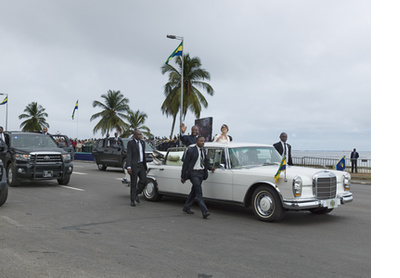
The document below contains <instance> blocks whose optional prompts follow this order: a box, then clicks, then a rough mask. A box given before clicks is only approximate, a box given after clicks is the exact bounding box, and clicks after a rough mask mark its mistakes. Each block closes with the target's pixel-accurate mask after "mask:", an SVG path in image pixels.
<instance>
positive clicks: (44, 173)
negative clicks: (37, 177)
mask: <svg viewBox="0 0 400 278" xmlns="http://www.w3.org/2000/svg"><path fill="white" fill-rule="evenodd" d="M43 177H44V178H51V177H53V171H43Z"/></svg>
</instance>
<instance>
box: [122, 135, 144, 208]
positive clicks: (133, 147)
mask: <svg viewBox="0 0 400 278" xmlns="http://www.w3.org/2000/svg"><path fill="white" fill-rule="evenodd" d="M126 168H127V169H128V173H129V175H130V176H131V206H132V207H135V206H136V204H135V202H137V203H140V200H139V196H138V195H139V194H141V193H142V192H143V189H144V187H145V186H146V179H147V177H146V171H147V164H146V154H145V143H144V141H143V140H142V133H141V132H140V131H139V130H137V129H135V131H134V132H133V139H132V140H131V141H129V142H128V148H127V153H126ZM138 177H139V183H137V178H138ZM136 186H137V188H136Z"/></svg>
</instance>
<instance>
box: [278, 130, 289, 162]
mask: <svg viewBox="0 0 400 278" xmlns="http://www.w3.org/2000/svg"><path fill="white" fill-rule="evenodd" d="M279 138H280V139H281V141H280V142H277V143H275V144H274V148H275V149H276V150H277V151H278V153H279V154H280V155H281V156H282V157H283V156H286V163H287V164H288V165H293V161H292V146H290V145H289V144H288V143H286V141H287V138H288V136H287V134H286V133H285V132H282V133H281V135H280V136H279Z"/></svg>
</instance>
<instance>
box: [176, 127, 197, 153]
mask: <svg viewBox="0 0 400 278" xmlns="http://www.w3.org/2000/svg"><path fill="white" fill-rule="evenodd" d="M186 129H187V127H186V126H185V124H182V125H181V131H182V134H183V133H185V131H186ZM198 135H199V127H198V126H195V125H194V126H192V133H191V134H190V135H181V136H180V139H181V142H182V144H183V145H185V146H186V147H188V146H190V145H192V144H194V143H196V138H197V136H198Z"/></svg>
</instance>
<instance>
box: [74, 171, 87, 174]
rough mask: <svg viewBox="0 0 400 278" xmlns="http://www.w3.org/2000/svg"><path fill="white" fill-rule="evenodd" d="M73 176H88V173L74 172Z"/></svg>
mask: <svg viewBox="0 0 400 278" xmlns="http://www.w3.org/2000/svg"><path fill="white" fill-rule="evenodd" d="M72 173H73V174H77V175H87V173H82V172H75V171H74V172H72Z"/></svg>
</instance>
